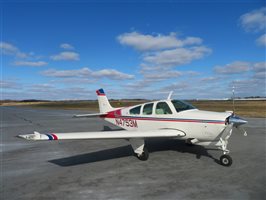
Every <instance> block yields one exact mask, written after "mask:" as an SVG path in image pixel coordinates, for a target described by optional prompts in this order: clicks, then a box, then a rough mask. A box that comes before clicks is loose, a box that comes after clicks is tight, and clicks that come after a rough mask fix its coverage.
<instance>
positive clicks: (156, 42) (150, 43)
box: [117, 32, 202, 51]
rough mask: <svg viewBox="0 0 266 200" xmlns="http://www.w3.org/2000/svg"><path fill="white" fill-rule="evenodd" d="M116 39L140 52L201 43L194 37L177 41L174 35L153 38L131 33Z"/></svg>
mask: <svg viewBox="0 0 266 200" xmlns="http://www.w3.org/2000/svg"><path fill="white" fill-rule="evenodd" d="M117 39H118V41H119V42H120V43H121V44H123V45H128V46H131V47H133V48H135V49H137V50H140V51H153V50H162V49H169V48H177V47H182V46H184V45H195V44H201V43H202V39H200V38H196V37H187V38H185V39H183V40H181V39H178V38H177V37H176V34H175V33H170V34H169V35H161V34H159V35H156V36H153V35H144V34H141V33H138V32H131V33H124V34H122V35H119V36H118V37H117Z"/></svg>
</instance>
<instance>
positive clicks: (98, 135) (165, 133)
mask: <svg viewBox="0 0 266 200" xmlns="http://www.w3.org/2000/svg"><path fill="white" fill-rule="evenodd" d="M185 135H186V134H185V133H184V132H182V131H180V130H176V129H161V130H153V131H126V130H123V131H102V132H75V133H48V134H40V133H38V132H34V134H27V135H18V137H20V138H23V139H26V140H78V139H80V140H82V139H83V140H85V139H88V140H93V139H131V138H158V137H164V138H177V137H184V136H185Z"/></svg>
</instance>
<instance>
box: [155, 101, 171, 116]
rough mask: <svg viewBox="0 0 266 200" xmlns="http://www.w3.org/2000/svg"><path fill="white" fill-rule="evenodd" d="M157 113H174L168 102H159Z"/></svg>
mask: <svg viewBox="0 0 266 200" xmlns="http://www.w3.org/2000/svg"><path fill="white" fill-rule="evenodd" d="M155 113H156V114H157V115H167V114H172V111H171V109H170V108H169V106H168V104H167V103H166V102H159V103H157V105H156V109H155Z"/></svg>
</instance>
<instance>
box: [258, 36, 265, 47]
mask: <svg viewBox="0 0 266 200" xmlns="http://www.w3.org/2000/svg"><path fill="white" fill-rule="evenodd" d="M256 43H257V45H258V46H264V47H266V34H263V35H262V36H260V37H259V38H258V39H257V40H256Z"/></svg>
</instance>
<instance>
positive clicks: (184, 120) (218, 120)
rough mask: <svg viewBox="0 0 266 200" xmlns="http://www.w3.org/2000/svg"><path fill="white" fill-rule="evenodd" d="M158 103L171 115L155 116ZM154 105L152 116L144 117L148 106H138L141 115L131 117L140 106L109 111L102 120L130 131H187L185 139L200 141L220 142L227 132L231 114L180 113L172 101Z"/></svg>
mask: <svg viewBox="0 0 266 200" xmlns="http://www.w3.org/2000/svg"><path fill="white" fill-rule="evenodd" d="M159 102H166V103H167V104H168V106H169V107H170V109H171V111H172V114H155V107H156V104H157V103H159ZM153 103H154V105H155V106H153V112H152V114H150V115H147V114H143V112H142V111H143V107H144V105H145V104H141V105H138V106H141V111H140V114H138V115H132V114H130V112H129V111H130V109H132V108H134V107H137V106H132V107H126V108H119V109H117V110H114V111H111V112H108V114H107V115H106V116H105V117H103V118H104V119H105V120H106V121H108V122H110V123H112V124H114V125H116V126H118V127H121V128H123V129H126V130H128V131H147V130H158V129H176V130H179V131H182V132H184V134H185V135H184V136H183V137H182V139H188V138H197V139H198V140H201V141H210V140H215V139H216V140H219V138H217V136H218V135H219V134H221V133H222V131H223V130H224V129H225V127H226V118H227V117H229V116H230V115H231V113H228V112H210V111H201V110H198V109H191V110H185V111H181V112H177V111H176V110H175V108H174V106H173V105H172V103H171V101H170V100H169V101H168V100H164V101H156V102H153ZM178 139H180V138H178Z"/></svg>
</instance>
